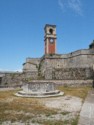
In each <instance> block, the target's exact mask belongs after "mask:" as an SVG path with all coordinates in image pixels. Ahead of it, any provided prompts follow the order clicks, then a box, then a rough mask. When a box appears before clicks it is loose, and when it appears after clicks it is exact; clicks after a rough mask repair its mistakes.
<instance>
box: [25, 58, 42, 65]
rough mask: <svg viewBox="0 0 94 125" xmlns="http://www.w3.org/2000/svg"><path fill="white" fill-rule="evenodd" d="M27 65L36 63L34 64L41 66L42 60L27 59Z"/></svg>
mask: <svg viewBox="0 0 94 125" xmlns="http://www.w3.org/2000/svg"><path fill="white" fill-rule="evenodd" d="M26 63H34V64H37V65H39V63H40V58H27V59H26Z"/></svg>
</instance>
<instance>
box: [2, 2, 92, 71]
mask: <svg viewBox="0 0 94 125" xmlns="http://www.w3.org/2000/svg"><path fill="white" fill-rule="evenodd" d="M46 24H53V25H56V29H57V53H60V54H66V53H70V52H73V51H76V50H79V49H88V47H89V44H90V43H91V42H92V41H93V39H94V0H0V70H2V71H3V70H4V71H5V70H6V71H7V70H9V71H21V70H22V68H23V66H22V64H23V63H24V62H25V60H26V58H27V57H32V58H36V57H41V56H42V55H43V54H44V26H45V25H46Z"/></svg>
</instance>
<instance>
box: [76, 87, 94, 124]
mask: <svg viewBox="0 0 94 125" xmlns="http://www.w3.org/2000/svg"><path fill="white" fill-rule="evenodd" d="M78 125H94V89H92V90H91V91H90V92H89V94H88V96H87V98H86V100H85V102H84V104H83V106H82V110H81V112H80V119H79V123H78Z"/></svg>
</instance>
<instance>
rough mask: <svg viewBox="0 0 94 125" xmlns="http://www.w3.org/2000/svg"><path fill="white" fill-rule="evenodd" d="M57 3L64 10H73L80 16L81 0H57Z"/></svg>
mask: <svg viewBox="0 0 94 125" xmlns="http://www.w3.org/2000/svg"><path fill="white" fill-rule="evenodd" d="M58 5H59V6H60V8H61V9H62V11H63V12H64V11H65V10H68V9H70V10H73V11H74V12H75V13H76V14H78V15H80V16H82V15H83V14H82V3H81V0H58Z"/></svg>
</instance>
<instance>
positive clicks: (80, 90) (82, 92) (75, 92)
mask: <svg viewBox="0 0 94 125" xmlns="http://www.w3.org/2000/svg"><path fill="white" fill-rule="evenodd" d="M57 89H59V90H60V91H63V92H64V93H65V95H71V96H76V97H79V98H81V99H83V100H84V99H85V98H86V96H87V94H88V92H89V90H90V89H91V87H64V86H58V87H57Z"/></svg>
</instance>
